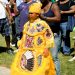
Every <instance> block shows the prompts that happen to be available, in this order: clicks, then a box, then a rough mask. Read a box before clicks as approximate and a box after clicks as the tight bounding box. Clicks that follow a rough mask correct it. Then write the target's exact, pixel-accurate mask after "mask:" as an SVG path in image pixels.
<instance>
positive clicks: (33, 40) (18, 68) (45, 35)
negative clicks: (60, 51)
mask: <svg viewBox="0 0 75 75" xmlns="http://www.w3.org/2000/svg"><path fill="white" fill-rule="evenodd" d="M18 47H19V51H18V52H17V54H16V58H15V60H14V62H13V64H12V66H11V75H56V72H55V66H54V62H53V60H52V57H51V54H50V53H49V55H48V56H47V57H44V55H43V51H44V49H45V48H50V47H54V38H53V33H52V31H51V29H50V27H49V26H48V25H47V23H46V22H45V21H43V20H41V19H39V18H38V19H36V20H35V21H34V22H33V23H30V22H29V21H28V22H27V23H26V24H25V25H24V30H23V37H22V39H21V40H20V41H19V42H18Z"/></svg>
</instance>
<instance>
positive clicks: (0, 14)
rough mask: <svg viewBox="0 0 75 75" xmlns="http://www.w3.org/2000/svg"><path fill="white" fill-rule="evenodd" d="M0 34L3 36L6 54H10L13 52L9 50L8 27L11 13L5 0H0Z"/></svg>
mask: <svg viewBox="0 0 75 75" xmlns="http://www.w3.org/2000/svg"><path fill="white" fill-rule="evenodd" d="M0 10H1V11H0V33H1V34H2V35H3V36H5V41H6V45H7V52H8V53H10V54H12V53H13V50H12V49H11V48H10V25H9V22H11V19H12V18H11V13H10V9H9V4H8V1H7V0H0Z"/></svg>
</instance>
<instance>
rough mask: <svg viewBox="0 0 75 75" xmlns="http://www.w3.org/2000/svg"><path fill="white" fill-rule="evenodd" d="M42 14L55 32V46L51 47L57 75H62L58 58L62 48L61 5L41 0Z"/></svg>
mask: <svg viewBox="0 0 75 75" xmlns="http://www.w3.org/2000/svg"><path fill="white" fill-rule="evenodd" d="M41 2H42V4H43V6H42V10H43V11H42V15H41V18H42V19H44V20H45V21H46V22H47V23H48V24H49V26H50V27H51V29H52V31H53V33H54V40H55V47H54V48H50V51H51V53H52V56H53V60H54V62H55V67H56V75H60V62H59V59H58V51H59V49H60V42H61V41H60V39H61V35H60V19H61V15H60V12H59V7H58V5H57V4H56V3H52V2H51V0H41Z"/></svg>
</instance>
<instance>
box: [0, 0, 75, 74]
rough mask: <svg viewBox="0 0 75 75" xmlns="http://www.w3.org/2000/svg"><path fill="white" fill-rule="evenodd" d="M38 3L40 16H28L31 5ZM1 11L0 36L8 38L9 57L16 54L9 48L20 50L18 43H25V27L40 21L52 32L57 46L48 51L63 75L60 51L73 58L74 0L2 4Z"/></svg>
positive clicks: (6, 1) (16, 0)
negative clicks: (71, 45)
mask: <svg viewBox="0 0 75 75" xmlns="http://www.w3.org/2000/svg"><path fill="white" fill-rule="evenodd" d="M36 2H37V3H39V4H40V5H41V12H40V13H39V15H36V14H35V15H33V12H29V7H30V5H32V4H33V3H36ZM39 8H40V7H39ZM0 9H1V11H0V34H1V35H2V36H5V41H6V46H7V53H9V54H14V51H13V50H12V48H11V47H10V45H11V46H15V47H17V48H18V46H17V42H18V41H19V40H21V39H22V37H23V31H24V29H25V28H24V26H25V24H26V23H27V22H28V21H29V20H30V22H34V21H33V20H36V19H35V18H37V17H39V18H40V19H41V20H44V21H46V23H47V24H48V25H49V27H50V28H51V30H52V32H53V36H54V43H55V45H54V47H50V48H49V52H50V53H51V55H52V58H53V61H54V64H55V69H56V75H60V61H59V58H58V53H59V51H60V50H61V48H62V52H63V55H67V56H69V55H70V54H71V48H70V32H72V31H73V30H74V28H75V0H0ZM33 10H34V8H33ZM37 10H39V9H37ZM36 13H37V12H36ZM30 15H32V18H31V19H30V17H29V16H30ZM33 16H35V18H34V17H33ZM10 28H11V29H10ZM32 31H34V28H33V29H32V30H31V32H32ZM38 32H40V31H39V29H38ZM31 34H32V33H31ZM10 35H12V37H11V38H10ZM48 35H50V34H48Z"/></svg>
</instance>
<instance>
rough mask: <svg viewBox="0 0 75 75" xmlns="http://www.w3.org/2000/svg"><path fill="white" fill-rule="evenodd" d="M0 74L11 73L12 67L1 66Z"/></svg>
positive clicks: (8, 74) (6, 74)
mask: <svg viewBox="0 0 75 75" xmlns="http://www.w3.org/2000/svg"><path fill="white" fill-rule="evenodd" d="M0 75H10V69H8V68H6V67H0Z"/></svg>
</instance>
